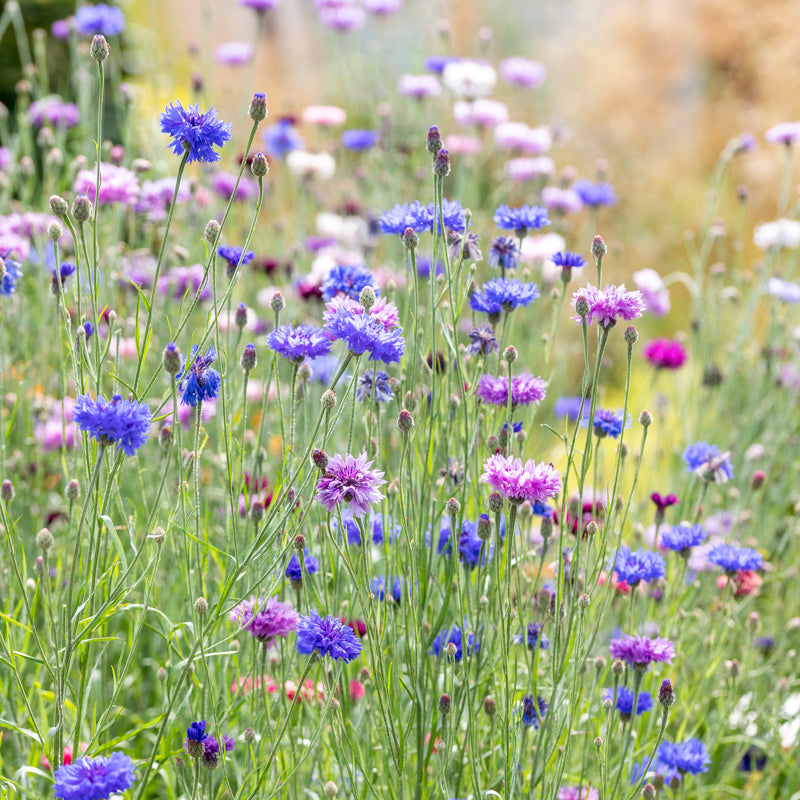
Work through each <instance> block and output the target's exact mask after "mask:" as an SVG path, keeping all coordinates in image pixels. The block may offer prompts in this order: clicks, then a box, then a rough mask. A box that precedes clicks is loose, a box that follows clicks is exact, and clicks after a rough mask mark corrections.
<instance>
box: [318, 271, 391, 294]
mask: <svg viewBox="0 0 800 800" xmlns="http://www.w3.org/2000/svg"><path fill="white" fill-rule="evenodd" d="M377 283H378V282H377V281H376V280H375V276H374V275H373V274H372V273H371V272H370V271H369V270H368V269H367V268H366V267H365V266H362V265H361V264H357V265H352V264H351V265H343V264H338V265H337V266H335V267H333V269H331V271H330V272H329V273H328V275H327V277H326V278H325V280H324V281H323V283H322V299H323V300H326V301H330V300H333V298H334V297H336V295H338V294H345V295H347V296H348V297H350V298H352V299H353V300H358V298H359V296H360V295H361V290H362V289H363V288H364V287H365V286H371V287H372V288H373V289H374V290H375V296H376V297H378V296H379V295H380V293H381V291H380V289H379V288H378V285H377Z"/></svg>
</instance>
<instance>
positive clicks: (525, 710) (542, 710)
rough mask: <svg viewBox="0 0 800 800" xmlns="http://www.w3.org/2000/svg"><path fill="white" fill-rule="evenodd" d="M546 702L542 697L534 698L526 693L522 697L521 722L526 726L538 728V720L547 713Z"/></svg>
mask: <svg viewBox="0 0 800 800" xmlns="http://www.w3.org/2000/svg"><path fill="white" fill-rule="evenodd" d="M547 708H548V706H547V703H546V702H545V700H544V698H543V697H537V698H536V699H535V700H534V697H533V695H532V694H526V695H525V696H524V697H523V698H522V724H523V725H524V726H525V727H526V728H533V729H534V730H539V721H540V720H541V719H542V718H543V717H544V715H545V714H546V713H547Z"/></svg>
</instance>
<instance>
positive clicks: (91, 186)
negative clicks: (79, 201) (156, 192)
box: [72, 162, 139, 206]
mask: <svg viewBox="0 0 800 800" xmlns="http://www.w3.org/2000/svg"><path fill="white" fill-rule="evenodd" d="M72 189H73V191H74V192H75V194H85V195H86V196H87V197H88V198H89V199H90V200H91V201H92V202H93V203H94V202H95V194H96V191H97V172H96V171H95V170H94V169H83V170H81V171H80V172H79V173H78V177H77V178H75V185H74V186H73V187H72ZM138 197H139V180H138V179H137V177H136V175H135V174H134V173H133V172H131V171H130V170H129V169H125V167H116V166H114V164H107V163H105V162H101V163H100V205H101V206H103V205H109V204H111V203H123V204H125V205H130V204H133V203H135V202H136V200H137V199H138Z"/></svg>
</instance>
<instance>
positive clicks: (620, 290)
mask: <svg viewBox="0 0 800 800" xmlns="http://www.w3.org/2000/svg"><path fill="white" fill-rule="evenodd" d="M584 303H585V305H586V306H588V311H587V313H586V321H587V322H588V323H589V324H590V325H591V324H592V323H593V322H596V323H597V324H598V325H599V326H600V327H601V328H606V329H608V328H613V327H614V325H616V324H617V321H618V320H620V319H624V320H626V321H628V322H629V321H630V320H632V319H637V318H638V317H641V316H642V312H643V311H644V299H643V298H642V293H641V292H640V291H638V290H637V291H634V292H628V291H626V290H625V284H624V283H623V284H621V285H620V286H614V285H613V284H608V285H607V286H606V287H605V288H604V289H603V290H602V291H600V289H598V288H596V287H595V286H592V284H591V283H590V284H589V285H588V286H586V288H584V289H578V291H577V292H575V294H574V295H573V296H572V307H573V308H574V309H575V310H576V311H577V310H578V304H581V305H583V304H584ZM573 319H574V320H576V321H577V322H581V319H582V318H581V317H580V316H577V317H573Z"/></svg>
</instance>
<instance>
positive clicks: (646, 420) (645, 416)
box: [639, 411, 653, 428]
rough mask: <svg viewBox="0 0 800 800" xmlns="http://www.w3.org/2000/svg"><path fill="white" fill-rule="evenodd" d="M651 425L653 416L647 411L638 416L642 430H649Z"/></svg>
mask: <svg viewBox="0 0 800 800" xmlns="http://www.w3.org/2000/svg"><path fill="white" fill-rule="evenodd" d="M652 423H653V415H652V414H651V413H650V412H649V411H642V413H641V414H639V424H640V425H641V426H642V427H643V428H649V427H650V425H652Z"/></svg>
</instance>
